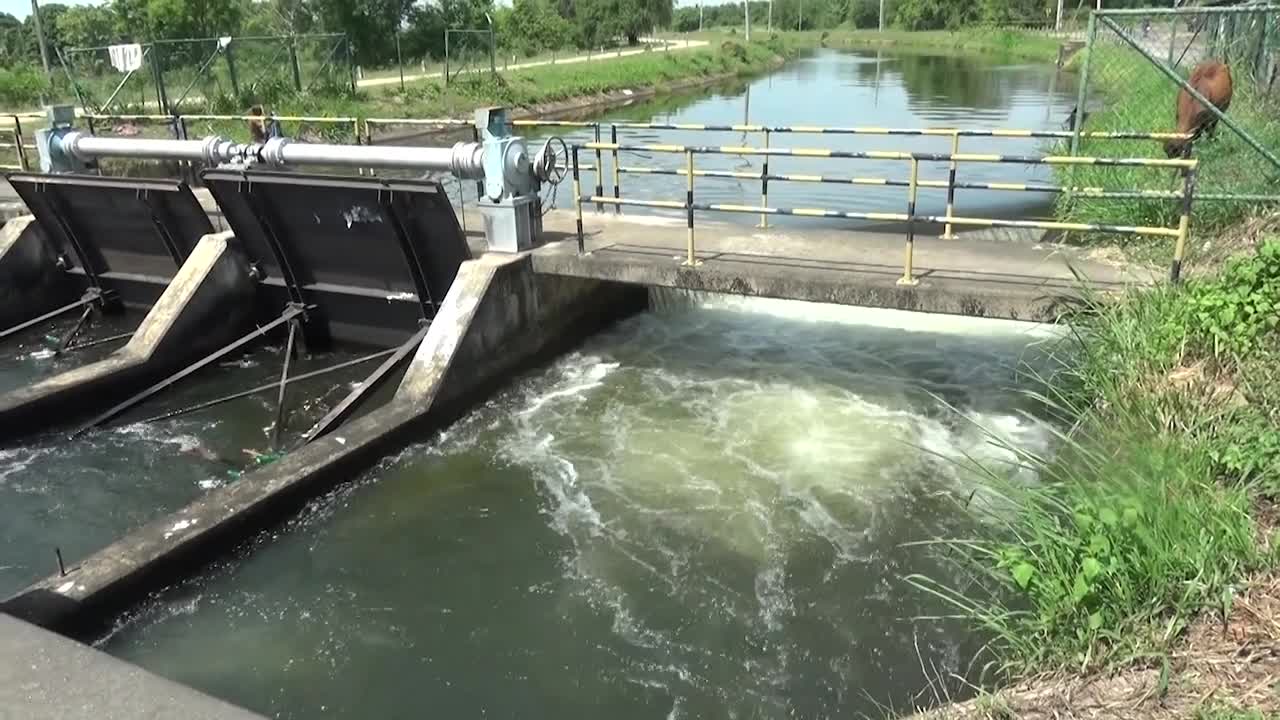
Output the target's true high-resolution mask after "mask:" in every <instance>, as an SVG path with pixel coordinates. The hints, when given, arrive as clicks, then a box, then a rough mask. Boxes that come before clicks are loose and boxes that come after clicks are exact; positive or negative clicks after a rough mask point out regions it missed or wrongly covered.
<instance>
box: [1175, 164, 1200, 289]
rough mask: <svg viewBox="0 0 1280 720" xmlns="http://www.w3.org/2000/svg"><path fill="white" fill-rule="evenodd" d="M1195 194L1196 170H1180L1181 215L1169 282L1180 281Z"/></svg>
mask: <svg viewBox="0 0 1280 720" xmlns="http://www.w3.org/2000/svg"><path fill="white" fill-rule="evenodd" d="M1195 194H1196V168H1195V167H1189V168H1183V170H1182V215H1181V216H1180V217H1179V218H1178V242H1177V244H1175V245H1174V247H1173V264H1172V265H1171V266H1170V267H1169V281H1170V282H1174V283H1178V282H1181V281H1182V259H1183V256H1184V255H1185V253H1186V251H1187V237H1188V236H1189V235H1190V234H1191V203H1192V201H1193V200H1194V198H1195Z"/></svg>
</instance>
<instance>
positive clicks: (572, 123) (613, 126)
mask: <svg viewBox="0 0 1280 720" xmlns="http://www.w3.org/2000/svg"><path fill="white" fill-rule="evenodd" d="M511 125H512V126H513V127H559V128H579V129H586V130H592V131H593V134H594V142H596V143H599V142H601V138H602V136H603V129H604V128H605V127H606V126H607V127H608V129H609V142H610V144H613V145H617V144H618V143H619V141H618V136H619V131H620V130H657V131H677V130H678V131H688V132H720V133H725V132H733V133H743V134H748V135H749V134H758V135H760V136H761V138H762V144H763V147H764V148H768V147H770V144H771V137H772V136H773V135H778V134H797V135H870V136H895V137H944V138H950V139H951V153H950V154H952V155H959V154H960V141H961V139H962V138H988V139H991V138H999V139H1028V138H1030V139H1041V140H1062V141H1067V140H1070V139H1072V138H1074V137H1077V135H1076V133H1074V132H1072V131H1070V130H1022V129H1006V128H996V129H990V130H966V129H960V128H890V127H821V126H811V125H761V124H726V125H715V124H705V123H657V122H600V121H590V120H515V121H513V122H512V123H511ZM1079 137H1081V138H1085V139H1091V140H1151V141H1164V140H1185V139H1187V138H1189V137H1190V135H1188V134H1186V133H1176V132H1174V133H1161V132H1108V131H1086V132H1081V133H1079ZM602 152H603V149H597V150H596V151H595V156H596V164H595V167H596V168H598V171H597V172H596V195H603V194H604V187H603V181H604V162H603V157H602ZM610 154H611V156H612V157H611V159H612V161H613V162H612V169H613V173H612V174H613V196H614V197H615V198H616V197H620V196H621V187H620V185H621V182H620V176H621V175H625V174H628V173H631V174H635V173H641V172H646V170H645V169H644V168H636V167H631V168H627V167H624V166H622V165H621V164H620V162H619V159H618V150H612V151H610ZM763 165H764V167H763V168H762V172H759V173H744V174H741V175H735V176H733V177H736V178H738V179H743V180H758V181H759V182H760V205H762V206H767V205H768V204H769V183H770V182H776V181H779V180H780V178H779V176H776V175H771V174H770V173H769V158H768V156H765V158H764V162H763ZM582 169H583V170H587V167H586V166H584V167H583V168H582ZM957 169H958V168H957V165H956V163H954V162H953V163H950V164H949V167H948V176H949V177H948V183H947V184H946V185H937V186H936V187H945V188H946V190H947V209H946V212H947V215H954V214H955V205H956V191H957V190H1014V191H1016V190H1026V191H1028V192H1065V193H1069V194H1077V193H1079V194H1082V195H1085V196H1089V197H1117V198H1118V197H1125V196H1122V195H1100V194H1099V193H1105V192H1107V191H1105V190H1103V189H1101V188H1062V189H1056V188H1054V187H1053V186H1027V187H1016V186H1015V185H1014V184H1010V183H1003V184H1001V185H1002V187H980V186H977V185H974V184H964V183H958V182H956V172H957ZM655 174H668V173H665V172H663V171H661V170H657V169H655ZM707 177H715V176H710V175H708V176H707ZM783 181H786V182H806V181H807V182H840V181H839V180H820V181H814V180H792V179H785V180H783ZM854 184H868V185H885V184H888V185H890V186H894V185H897V184H902V185H904V186H905V183H903V182H902V181H898V182H897V183H894V182H877V181H875V180H874V179H873V180H871V181H869V182H856V183H854ZM920 187H921V188H932V187H935V185H933V184H931V183H929V182H926V183H921V185H920ZM1127 197H1130V198H1156V197H1164V196H1154V195H1128V196H1127ZM597 209H599V207H597ZM614 210H615V212H621V211H622V206H621V205H615V206H614ZM768 225H769V221H768V215H767V214H762V215H761V216H760V227H768ZM942 237H943V238H946V239H954V237H955V233H954V228H953V224H951V223H948V224H947V225H946V226H945V228H944V231H943V234H942Z"/></svg>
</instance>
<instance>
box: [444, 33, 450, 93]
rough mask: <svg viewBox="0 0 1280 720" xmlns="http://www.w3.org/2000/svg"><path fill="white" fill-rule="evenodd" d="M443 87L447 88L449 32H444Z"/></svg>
mask: <svg viewBox="0 0 1280 720" xmlns="http://www.w3.org/2000/svg"><path fill="white" fill-rule="evenodd" d="M444 86H445V87H449V30H448V29H447V28H446V29H445V31H444Z"/></svg>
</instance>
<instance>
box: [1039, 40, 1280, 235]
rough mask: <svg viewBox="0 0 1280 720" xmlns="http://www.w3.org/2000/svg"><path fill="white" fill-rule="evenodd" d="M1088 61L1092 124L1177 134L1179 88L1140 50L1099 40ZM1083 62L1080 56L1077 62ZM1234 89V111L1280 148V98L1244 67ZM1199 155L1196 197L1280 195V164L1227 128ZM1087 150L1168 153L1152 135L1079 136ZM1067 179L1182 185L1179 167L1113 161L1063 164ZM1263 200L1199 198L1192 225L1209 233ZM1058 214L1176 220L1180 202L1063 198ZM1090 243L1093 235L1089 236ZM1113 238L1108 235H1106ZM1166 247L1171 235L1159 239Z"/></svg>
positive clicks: (1092, 183) (1118, 186)
mask: <svg viewBox="0 0 1280 720" xmlns="http://www.w3.org/2000/svg"><path fill="white" fill-rule="evenodd" d="M1093 53H1094V54H1093V58H1092V60H1091V61H1090V70H1089V87H1090V95H1091V97H1093V98H1094V103H1097V102H1098V100H1099V99H1101V100H1102V103H1101V106H1100V107H1096V108H1093V107H1091V109H1090V115H1089V117H1088V120H1087V123H1086V129H1088V130H1115V131H1120V130H1124V131H1147V132H1172V131H1174V130H1176V122H1175V118H1174V114H1173V108H1174V99H1175V97H1176V95H1177V91H1178V89H1177V87H1176V86H1175V85H1174V84H1173V83H1172V82H1170V81H1169V79H1168V78H1166V77H1165V76H1164V75H1163V74H1161V73H1160V71H1159V70H1157V69H1156V68H1155V67H1154V66H1152V65H1151V64H1150V63H1148V62H1147V61H1146V60H1144V59H1143V58H1141V57H1140V56H1138V55H1137V54H1136V53H1134V52H1132V51H1130V50H1128V49H1127V48H1122V47H1118V46H1114V45H1107V44H1105V43H1103V42H1101V40H1100V41H1099V46H1098V47H1096V48H1095V49H1094V50H1093ZM1077 62H1080V60H1077ZM1234 75H1235V77H1234V79H1235V93H1234V97H1233V99H1232V103H1231V107H1230V110H1229V115H1228V116H1229V117H1231V118H1232V119H1233V120H1234V121H1235V122H1236V123H1238V124H1239V125H1240V126H1241V127H1244V128H1246V129H1247V130H1248V131H1249V132H1250V133H1251V134H1253V135H1254V136H1255V137H1256V138H1257V139H1258V140H1259V141H1260V142H1261V144H1262V145H1263V146H1264V147H1269V148H1278V147H1280V97H1278V96H1273V95H1267V94H1266V93H1264V92H1262V91H1261V90H1260V89H1259V88H1258V87H1257V86H1255V85H1254V83H1253V81H1252V79H1251V78H1250V76H1249V75H1248V73H1246V72H1241V71H1239V70H1238V71H1237V72H1236V73H1235V74H1234ZM1194 147H1195V153H1194V156H1195V157H1196V158H1198V159H1199V161H1200V167H1199V170H1198V184H1197V189H1196V192H1197V197H1206V196H1211V195H1222V194H1237V195H1280V169H1277V168H1275V167H1273V166H1272V165H1270V163H1268V162H1267V161H1266V160H1265V159H1264V158H1263V157H1262V156H1261V155H1259V154H1258V153H1257V152H1256V151H1255V150H1253V149H1252V148H1250V147H1249V146H1248V145H1247V144H1246V143H1245V142H1244V141H1243V140H1242V139H1240V138H1239V137H1238V136H1236V135H1235V134H1234V133H1233V132H1231V130H1229V129H1228V128H1226V127H1225V126H1219V128H1218V131H1217V133H1216V136H1215V137H1213V138H1211V139H1209V138H1206V139H1202V140H1201V141H1198V142H1197V143H1196V144H1195V146H1194ZM1080 153H1081V154H1082V155H1093V156H1102V157H1150V158H1164V157H1165V153H1164V150H1163V147H1162V143H1160V142H1158V141H1151V140H1093V141H1090V140H1087V139H1085V140H1082V141H1081V145H1080ZM1056 173H1057V175H1058V179H1059V182H1061V183H1062V184H1068V185H1075V186H1083V187H1100V188H1106V189H1110V190H1128V189H1134V188H1143V189H1151V190H1181V188H1182V183H1181V179H1180V178H1179V177H1178V175H1177V172H1176V171H1172V170H1167V169H1164V170H1161V169H1133V168H1115V167H1111V168H1108V167H1060V168H1058V169H1057V170H1056ZM1260 207H1261V204H1260V203H1258V202H1252V201H1250V202H1240V201H1220V200H1210V199H1202V200H1199V201H1198V202H1197V203H1196V205H1195V208H1194V215H1193V217H1194V225H1193V230H1194V231H1196V232H1198V233H1200V234H1202V235H1204V236H1211V235H1213V234H1215V233H1217V232H1219V231H1221V230H1223V229H1225V228H1229V227H1231V226H1232V225H1235V224H1237V223H1239V222H1240V221H1241V220H1242V219H1243V218H1246V217H1249V216H1251V215H1254V214H1256V213H1257V212H1259V208H1260ZM1057 214H1058V216H1059V217H1061V218H1062V219H1065V220H1068V221H1080V222H1112V223H1118V224H1125V225H1158V226H1164V227H1172V226H1176V224H1177V221H1178V215H1179V214H1180V208H1179V203H1178V202H1175V201H1168V200H1158V201H1153V200H1115V199H1093V198H1087V197H1076V198H1070V199H1069V198H1067V197H1065V196H1061V197H1060V199H1059V202H1058V207H1057ZM1082 239H1083V240H1084V241H1085V242H1092V241H1093V240H1094V239H1095V238H1093V237H1091V236H1084V237H1083V238H1082ZM1108 239H1109V240H1110V238H1108ZM1160 244H1162V245H1167V244H1168V243H1167V241H1166V242H1164V243H1160Z"/></svg>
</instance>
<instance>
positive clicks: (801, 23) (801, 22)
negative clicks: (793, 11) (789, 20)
mask: <svg viewBox="0 0 1280 720" xmlns="http://www.w3.org/2000/svg"><path fill="white" fill-rule="evenodd" d="M801 30H804V0H800V19H799V20H797V21H796V32H800V31H801Z"/></svg>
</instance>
